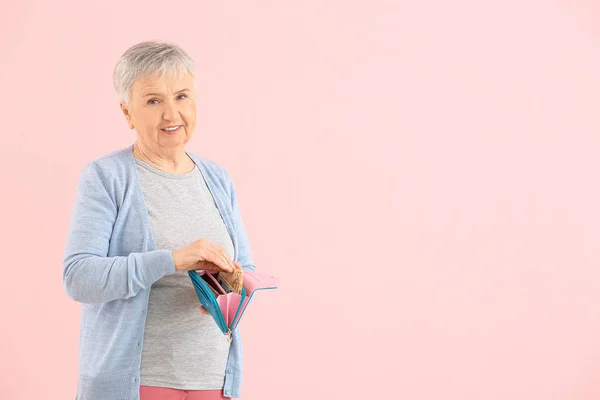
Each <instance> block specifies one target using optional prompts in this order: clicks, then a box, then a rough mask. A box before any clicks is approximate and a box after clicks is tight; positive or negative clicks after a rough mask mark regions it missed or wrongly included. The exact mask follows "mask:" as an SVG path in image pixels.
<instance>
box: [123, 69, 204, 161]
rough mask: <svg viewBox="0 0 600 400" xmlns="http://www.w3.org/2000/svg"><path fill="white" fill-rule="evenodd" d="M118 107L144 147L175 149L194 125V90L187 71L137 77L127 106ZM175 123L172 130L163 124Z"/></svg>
mask: <svg viewBox="0 0 600 400" xmlns="http://www.w3.org/2000/svg"><path fill="white" fill-rule="evenodd" d="M121 109H122V110H123V113H124V114H125V118H127V121H128V123H129V127H130V128H131V129H135V130H136V132H137V136H138V140H139V141H140V142H141V144H142V145H143V147H144V148H147V149H148V150H150V151H152V152H154V153H158V154H161V153H165V152H170V151H177V150H179V149H181V148H183V146H184V145H185V144H186V143H187V142H188V141H189V140H190V139H191V137H192V134H193V132H194V129H195V127H196V90H195V88H194V79H193V78H192V76H190V75H189V74H165V76H162V77H159V76H152V77H147V78H143V79H142V78H140V79H138V80H136V81H135V83H134V84H133V86H132V88H131V94H130V100H129V107H127V106H126V105H125V104H124V103H121ZM169 127H178V128H177V129H176V130H174V131H171V132H169V131H167V130H165V128H169Z"/></svg>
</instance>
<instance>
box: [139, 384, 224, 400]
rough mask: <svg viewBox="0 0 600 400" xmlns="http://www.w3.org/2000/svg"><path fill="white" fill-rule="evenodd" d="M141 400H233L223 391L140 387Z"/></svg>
mask: <svg viewBox="0 0 600 400" xmlns="http://www.w3.org/2000/svg"><path fill="white" fill-rule="evenodd" d="M140 400H231V399H230V398H229V397H224V396H223V390H181V389H170V388H163V387H157V386H140Z"/></svg>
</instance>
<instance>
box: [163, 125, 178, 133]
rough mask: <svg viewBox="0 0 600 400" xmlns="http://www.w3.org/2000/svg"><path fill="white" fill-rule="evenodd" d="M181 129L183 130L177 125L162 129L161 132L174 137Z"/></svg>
mask: <svg viewBox="0 0 600 400" xmlns="http://www.w3.org/2000/svg"><path fill="white" fill-rule="evenodd" d="M180 129H181V125H175V126H169V127H167V128H162V129H161V131H163V132H164V133H166V134H168V135H172V134H174V133H177V132H179V130H180Z"/></svg>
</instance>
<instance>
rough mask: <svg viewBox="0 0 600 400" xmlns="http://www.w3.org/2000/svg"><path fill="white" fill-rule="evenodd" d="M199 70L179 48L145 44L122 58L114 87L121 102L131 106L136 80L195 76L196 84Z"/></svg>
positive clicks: (114, 74)
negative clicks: (163, 76)
mask: <svg viewBox="0 0 600 400" xmlns="http://www.w3.org/2000/svg"><path fill="white" fill-rule="evenodd" d="M195 69H196V65H195V63H194V60H192V58H191V57H190V56H188V55H187V53H186V52H185V51H183V49H181V47H179V46H177V45H176V44H173V43H169V42H159V41H144V42H140V43H138V44H136V45H133V46H132V47H130V48H129V49H127V51H125V53H123V55H122V56H121V57H120V58H119V61H118V62H117V65H116V66H115V69H114V71H113V85H114V87H115V90H116V91H117V94H118V95H119V98H120V100H121V101H122V102H124V103H125V104H126V105H128V106H129V100H130V98H129V97H130V95H131V87H132V86H133V84H134V82H135V81H136V79H138V78H145V77H149V76H153V75H155V74H158V75H159V76H162V75H163V74H165V73H171V72H172V73H177V72H184V73H189V74H191V75H192V77H193V78H194V84H195V82H196V72H195Z"/></svg>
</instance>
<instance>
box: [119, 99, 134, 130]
mask: <svg viewBox="0 0 600 400" xmlns="http://www.w3.org/2000/svg"><path fill="white" fill-rule="evenodd" d="M120 106H121V111H123V115H125V119H126V120H127V124H128V125H129V129H133V121H132V120H131V114H130V112H129V107H127V105H126V104H125V103H123V102H121V103H120Z"/></svg>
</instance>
